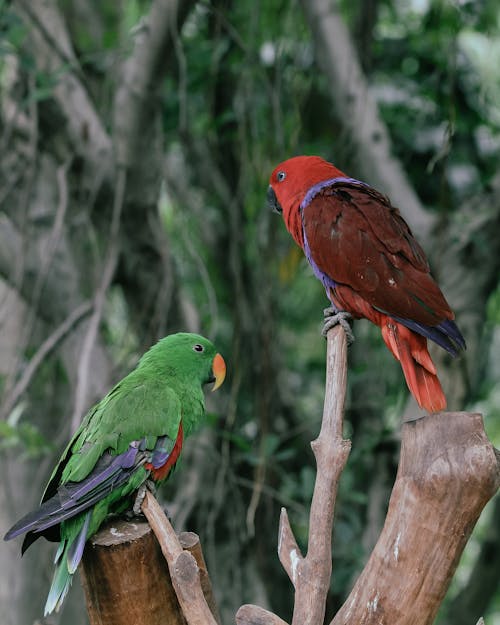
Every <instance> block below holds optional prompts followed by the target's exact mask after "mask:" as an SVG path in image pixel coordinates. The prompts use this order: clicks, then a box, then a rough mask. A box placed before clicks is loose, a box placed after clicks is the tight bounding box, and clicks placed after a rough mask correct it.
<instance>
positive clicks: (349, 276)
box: [302, 182, 453, 325]
mask: <svg viewBox="0 0 500 625" xmlns="http://www.w3.org/2000/svg"><path fill="white" fill-rule="evenodd" d="M302 211H303V224H304V235H305V239H306V242H307V243H306V246H305V247H306V254H307V255H308V256H309V260H310V261H312V262H313V263H314V264H315V265H316V266H317V267H318V269H319V270H320V271H321V272H323V273H324V274H326V275H327V276H328V277H329V278H331V279H332V280H333V281H335V282H336V283H338V284H339V285H346V286H348V287H350V289H352V291H354V292H355V293H356V294H357V295H358V296H359V297H361V298H362V299H363V300H365V301H366V302H368V303H369V304H370V305H371V306H373V307H374V308H377V309H379V310H381V311H384V312H387V313H389V314H392V315H397V316H399V317H402V318H406V319H413V320H415V321H418V322H420V323H426V324H430V325H435V324H437V323H439V322H440V321H441V320H443V319H445V318H447V319H451V318H453V314H452V312H451V310H450V308H449V306H448V304H447V302H446V300H445V299H444V296H443V294H442V293H441V291H440V289H439V287H438V286H437V284H436V283H435V282H434V280H433V278H432V277H431V275H430V273H429V265H428V263H427V260H426V257H425V254H424V252H423V250H422V248H421V247H420V245H419V244H418V243H417V241H416V240H415V239H414V237H413V235H412V233H411V231H410V229H409V227H408V225H407V224H406V222H405V221H404V219H403V218H402V217H401V215H400V213H399V211H398V209H397V208H394V207H393V206H391V204H390V203H389V201H388V200H387V198H385V197H384V196H383V195H382V194H380V193H378V192H377V191H375V190H374V189H372V188H371V187H369V186H368V185H364V184H361V183H352V182H349V183H347V182H343V183H336V184H334V185H332V186H329V187H325V188H323V189H321V190H320V191H319V192H318V194H317V195H315V196H314V197H313V199H312V200H311V201H310V202H309V203H308V204H307V205H305V206H303V208H302ZM307 248H308V249H307ZM351 312H353V313H355V312H356V311H351Z"/></svg>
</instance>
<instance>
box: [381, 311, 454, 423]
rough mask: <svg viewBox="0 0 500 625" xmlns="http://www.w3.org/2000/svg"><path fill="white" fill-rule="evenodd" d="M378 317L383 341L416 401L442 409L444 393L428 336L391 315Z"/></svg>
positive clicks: (424, 406) (429, 406) (426, 408)
mask: <svg viewBox="0 0 500 625" xmlns="http://www.w3.org/2000/svg"><path fill="white" fill-rule="evenodd" d="M381 317H382V319H381V322H382V323H381V324H380V327H381V329H382V336H383V338H384V341H385V344H386V345H387V347H388V348H389V349H390V350H391V352H392V354H393V355H394V357H395V358H396V359H397V360H399V362H400V363H401V367H402V369H403V373H404V376H405V379H406V383H407V384H408V388H409V389H410V391H411V393H412V395H413V397H415V399H416V400H417V403H418V405H419V406H420V407H421V408H424V409H425V410H428V411H429V412H438V411H440V410H444V409H445V408H446V397H445V396H444V393H443V389H442V388H441V383H440V382H439V380H438V377H437V375H436V367H435V366H434V363H433V362H432V360H431V357H430V355H429V352H428V351H427V340H426V339H425V338H424V337H423V336H420V335H419V334H416V333H415V332H412V331H411V330H409V329H408V328H406V327H405V326H403V325H401V324H399V323H397V322H396V321H394V319H391V318H390V317H387V316H385V315H381Z"/></svg>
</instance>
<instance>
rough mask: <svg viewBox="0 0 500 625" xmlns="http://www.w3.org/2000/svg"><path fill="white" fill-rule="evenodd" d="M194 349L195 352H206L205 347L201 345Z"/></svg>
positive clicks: (194, 346) (195, 346)
mask: <svg viewBox="0 0 500 625" xmlns="http://www.w3.org/2000/svg"><path fill="white" fill-rule="evenodd" d="M193 349H194V351H195V352H203V351H205V348H204V347H203V345H200V344H199V343H196V345H193Z"/></svg>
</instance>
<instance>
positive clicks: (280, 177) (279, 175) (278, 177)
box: [276, 171, 286, 182]
mask: <svg viewBox="0 0 500 625" xmlns="http://www.w3.org/2000/svg"><path fill="white" fill-rule="evenodd" d="M285 178H286V172H284V171H279V172H278V173H277V174H276V180H277V181H278V182H283V180H284V179H285Z"/></svg>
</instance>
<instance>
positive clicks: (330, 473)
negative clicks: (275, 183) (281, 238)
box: [237, 326, 351, 625]
mask: <svg viewBox="0 0 500 625" xmlns="http://www.w3.org/2000/svg"><path fill="white" fill-rule="evenodd" d="M346 383H347V341H346V336H345V332H344V330H343V329H342V328H341V327H340V326H337V327H335V328H333V329H332V330H330V331H329V332H328V335H327V366H326V389H325V403H324V409H323V420H322V423H321V430H320V433H319V436H318V438H317V439H316V440H314V441H313V442H312V443H311V447H312V449H313V453H314V456H315V458H316V464H317V467H318V468H317V474H316V482H315V485H314V493H313V498H312V502H311V511H310V515H309V545H308V551H307V555H306V556H303V555H302V554H301V552H300V549H299V547H298V545H297V541H296V539H295V537H294V535H293V532H292V529H291V527H290V522H289V520H288V515H287V513H286V510H285V509H284V508H283V509H282V511H281V518H280V528H279V539H278V555H279V558H280V561H281V563H282V565H283V567H284V569H285V571H286V572H287V574H288V576H289V578H290V580H291V582H292V584H293V585H294V587H295V601H294V610H293V619H292V625H299V624H300V625H308V624H310V625H313V624H316V625H319V624H321V623H323V619H324V615H325V606H326V596H327V593H328V589H329V587H330V578H331V571H332V560H331V553H332V545H331V540H332V529H333V515H334V508H335V500H336V495H337V487H338V483H339V479H340V475H341V473H342V470H343V468H344V466H345V463H346V462H347V458H348V456H349V452H350V449H351V444H350V441H348V440H344V439H343V438H342V429H343V414H344V400H345V392H346ZM244 608H245V609H244V610H243V611H242V608H240V610H239V611H238V614H237V622H238V623H241V625H244V624H245V623H248V624H250V623H258V622H260V621H259V619H262V618H263V616H262V609H261V608H257V607H256V608H255V611H252V606H248V605H247V606H244Z"/></svg>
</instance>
